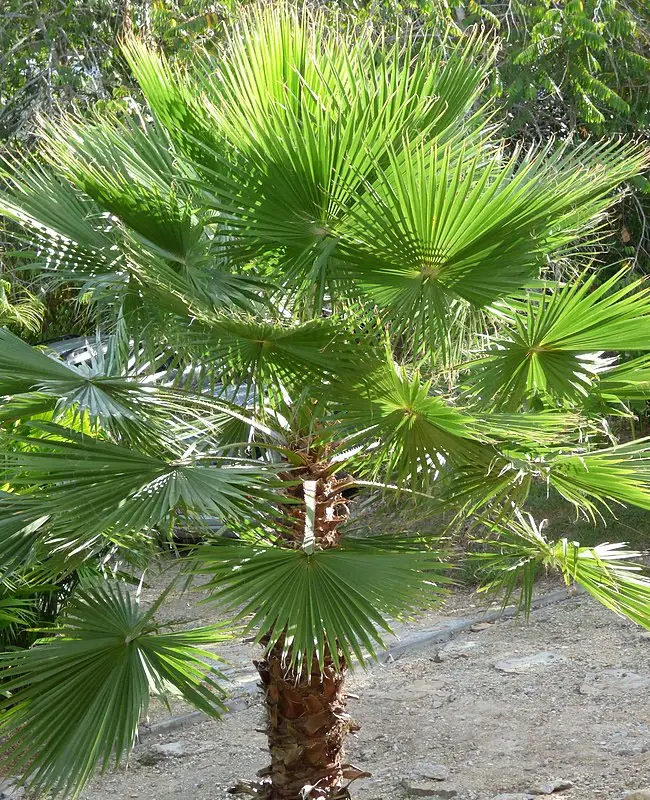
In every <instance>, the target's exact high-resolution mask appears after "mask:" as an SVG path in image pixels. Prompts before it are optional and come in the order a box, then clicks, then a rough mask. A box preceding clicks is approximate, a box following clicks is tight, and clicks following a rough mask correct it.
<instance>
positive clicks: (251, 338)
mask: <svg viewBox="0 0 650 800" xmlns="http://www.w3.org/2000/svg"><path fill="white" fill-rule="evenodd" d="M123 54H124V58H125V60H126V62H127V63H128V65H129V70H130V74H131V75H133V76H134V77H135V78H136V79H137V82H138V87H139V88H138V92H139V93H141V95H140V96H141V97H142V98H143V102H146V104H147V105H146V110H145V111H144V112H143V113H142V114H140V113H138V111H137V109H134V110H133V113H132V114H129V115H124V114H122V113H113V112H114V111H115V109H114V108H109V107H107V106H101V107H99V108H98V109H96V110H95V112H94V113H90V114H88V115H86V117H82V116H70V115H68V116H66V117H64V118H63V119H61V120H58V121H56V122H52V121H50V122H49V123H47V122H45V123H43V124H42V126H41V128H40V129H39V136H38V140H39V146H38V147H37V148H36V149H35V150H34V151H33V152H31V153H27V154H25V155H24V156H22V157H20V158H15V159H14V160H13V161H12V162H11V164H10V168H8V169H7V170H6V171H5V174H4V182H5V188H4V191H3V192H2V194H1V195H0V212H1V213H2V215H3V217H4V219H5V220H6V225H7V228H6V230H7V236H8V238H9V239H10V241H11V246H12V247H13V248H14V249H15V252H14V255H13V257H14V258H15V259H17V261H18V262H19V263H24V264H27V265H28V266H29V268H30V269H31V270H32V274H33V275H34V276H35V280H36V281H37V283H38V284H40V283H41V282H43V283H46V284H47V283H49V282H52V281H54V282H55V283H59V284H61V283H62V284H63V285H65V286H66V287H67V290H68V291H73V290H74V291H76V292H77V293H78V295H79V296H80V297H83V298H85V302H86V303H87V307H88V308H89V309H91V313H93V314H94V315H95V317H94V319H95V320H96V321H97V322H98V323H99V324H100V325H101V328H102V334H101V336H100V339H99V341H98V343H97V344H96V346H95V348H94V353H93V357H92V359H91V360H90V361H89V362H88V363H86V364H84V365H82V366H80V367H74V366H71V365H70V364H66V363H65V362H64V361H62V360H61V359H59V358H58V357H57V356H56V354H54V353H52V352H48V351H47V350H41V349H38V348H35V347H32V346H30V345H28V344H26V343H25V342H24V341H22V340H21V339H20V338H18V337H17V336H15V335H13V334H12V333H10V332H9V331H8V330H7V329H0V395H2V398H3V401H2V405H1V406H0V448H1V451H0V452H1V458H2V462H1V463H2V468H3V471H2V483H3V488H4V491H3V493H2V494H0V534H1V535H0V563H1V564H2V568H3V573H2V575H3V577H4V578H5V580H6V581H7V582H8V583H7V585H8V586H9V585H10V582H11V581H12V580H13V581H14V582H20V581H25V580H26V576H29V574H30V571H32V570H34V569H35V568H37V569H38V573H39V577H40V579H41V580H42V581H44V580H51V581H52V582H53V583H54V584H56V585H59V584H61V583H64V582H65V581H68V582H72V584H73V589H74V591H72V597H71V598H69V597H67V596H66V597H63V598H62V600H63V614H62V615H61V616H60V617H59V618H58V620H57V621H56V624H55V626H54V627H50V628H46V629H45V630H44V631H41V633H42V634H43V637H42V639H40V640H39V641H38V642H37V643H36V644H35V645H34V646H33V647H31V648H29V649H23V650H20V651H18V652H15V653H7V654H5V655H3V656H1V657H0V665H4V667H5V668H6V669H7V679H8V682H7V683H6V684H5V691H6V693H7V697H6V700H5V710H6V713H5V714H4V715H3V716H2V717H1V718H0V732H1V733H2V734H3V735H5V736H6V739H5V740H4V745H3V747H4V753H5V757H6V762H7V764H8V765H9V766H11V765H12V764H14V765H16V766H17V767H18V768H21V767H24V766H25V765H27V764H30V765H31V771H30V774H29V782H30V783H31V784H32V785H34V786H35V787H37V788H39V789H52V790H54V791H59V792H64V793H69V792H75V791H78V790H79V788H80V787H81V786H83V784H84V783H85V781H87V779H88V778H89V776H90V774H91V772H92V769H93V768H94V767H95V766H100V767H104V768H106V767H107V766H108V765H109V764H110V763H111V762H112V760H113V758H115V759H116V760H117V761H119V760H120V759H121V758H123V757H124V755H125V753H126V752H127V751H128V749H129V747H130V746H131V744H132V742H133V739H134V736H135V731H136V725H137V720H138V717H139V715H140V714H141V713H143V712H144V711H145V710H146V708H147V704H148V700H149V692H150V691H155V692H157V693H160V692H164V691H165V690H168V689H169V688H170V687H171V686H173V687H176V690H177V691H178V692H180V693H181V694H182V695H183V696H184V697H185V698H186V699H187V700H189V701H190V702H193V703H195V704H196V705H198V706H199V707H200V708H202V709H203V710H205V711H207V712H209V713H213V714H218V713H219V711H220V709H221V708H222V695H221V689H220V684H219V682H218V675H215V674H214V673H210V671H209V666H208V662H207V659H209V658H210V655H209V653H206V652H205V651H202V650H201V649H200V648H201V647H203V646H204V645H206V644H208V643H217V642H218V641H220V639H221V638H222V636H223V631H222V630H220V629H219V630H216V629H205V628H198V629H195V630H192V629H189V630H183V632H182V633H178V632H176V633H170V632H166V631H165V630H164V626H161V625H160V624H159V623H157V622H156V621H155V612H156V611H157V607H156V606H154V608H153V609H150V610H149V611H148V612H143V611H142V610H141V609H139V607H138V604H137V603H136V602H135V601H134V600H133V599H132V596H131V595H130V594H128V593H127V592H126V590H125V589H124V588H115V589H113V588H107V587H113V586H114V585H115V584H118V585H119V584H120V582H121V581H123V580H124V579H125V578H126V577H127V576H126V575H125V574H124V573H125V571H126V573H127V574H130V575H131V580H132V579H133V577H132V576H133V575H136V577H137V576H138V575H139V574H141V572H142V570H143V569H144V568H145V567H146V565H147V564H148V563H149V562H150V560H151V559H152V558H153V557H154V556H155V554H156V553H157V552H158V548H159V545H160V543H161V541H163V542H167V543H171V542H172V541H173V534H174V530H175V528H177V527H179V526H182V527H183V528H184V529H188V528H189V529H191V530H192V531H193V532H194V533H195V534H196V535H197V538H199V539H202V544H201V545H200V546H199V547H198V548H196V549H195V550H194V551H193V552H192V558H191V559H188V562H187V563H188V569H189V570H190V572H193V573H195V574H200V575H207V576H208V583H207V584H205V585H204V590H205V591H206V592H207V594H208V596H209V597H210V598H211V599H212V600H213V601H218V602H219V603H220V604H221V605H222V606H223V607H225V608H227V609H229V610H230V611H231V612H232V615H233V619H234V620H237V621H244V620H245V621H246V624H247V627H248V628H250V629H251V630H253V631H254V632H255V635H256V639H257V641H258V642H259V643H260V644H261V645H262V646H263V648H264V650H265V654H266V656H267V657H271V655H272V654H275V655H276V656H277V657H278V659H280V660H281V662H282V663H283V669H284V670H285V672H286V674H287V675H289V676H290V677H291V680H294V681H295V682H298V681H300V680H301V679H303V678H304V675H305V673H307V674H309V673H311V672H312V671H313V672H314V673H315V674H316V675H319V676H322V675H323V674H324V673H325V672H326V671H327V670H328V669H329V670H331V671H332V670H333V671H334V672H336V671H337V670H342V669H343V668H344V666H345V665H346V664H351V663H352V662H353V661H354V660H355V659H356V660H363V659H364V658H365V657H366V656H367V655H368V654H370V655H372V654H375V653H376V651H377V649H378V648H379V647H381V646H382V635H383V632H384V631H386V630H389V629H390V624H389V618H390V617H394V616H396V615H400V614H408V613H410V612H411V611H412V610H413V609H415V608H419V607H421V606H422V605H424V604H427V603H432V602H436V601H437V600H438V599H439V597H440V595H441V592H442V591H443V590H444V588H445V580H446V579H445V564H446V562H447V561H448V556H447V554H446V552H445V547H446V545H445V544H444V542H445V541H448V540H452V541H455V540H457V539H458V538H459V537H466V535H467V529H468V528H470V529H471V530H472V531H474V536H475V537H478V538H480V539H481V544H482V545H484V547H483V549H482V550H481V555H480V559H479V560H480V568H479V570H478V571H479V573H480V575H481V578H482V580H483V581H484V584H485V585H486V586H487V587H489V588H493V589H496V590H505V593H506V596H509V595H510V594H512V593H513V592H515V591H517V590H519V591H520V593H521V598H522V602H523V604H524V605H525V604H527V603H528V602H529V600H530V595H531V592H532V586H533V579H534V576H535V574H536V572H537V570H538V569H539V568H540V566H542V567H545V568H547V569H552V570H556V571H558V572H559V573H560V574H561V575H562V576H563V577H564V579H565V580H566V581H567V583H571V582H577V583H578V584H580V585H582V586H584V587H585V588H586V589H587V590H588V591H589V592H591V593H592V594H593V595H594V596H595V597H596V598H597V599H599V600H600V601H601V602H603V603H604V604H605V605H607V606H608V607H610V608H612V609H613V610H614V611H616V612H617V613H620V614H624V615H626V616H628V617H629V618H631V619H632V620H634V621H635V622H638V623H639V624H641V625H643V626H645V627H648V628H650V578H649V577H648V576H647V575H646V574H645V573H644V572H643V571H642V570H641V568H640V566H639V564H638V563H637V562H636V561H635V559H636V557H637V555H638V554H637V553H636V552H635V551H631V550H628V549H627V548H626V547H625V546H624V545H596V546H592V545H590V544H589V545H581V544H580V543H577V542H575V541H573V540H572V539H571V538H569V537H568V536H567V535H566V533H565V532H564V531H562V532H561V535H560V536H559V537H558V538H557V539H555V540H550V539H548V538H547V537H546V535H545V533H544V530H543V526H542V525H541V524H538V522H537V521H536V520H534V519H533V518H531V517H528V516H527V515H526V514H525V506H526V501H527V498H528V496H529V494H530V492H531V490H532V489H533V487H534V486H536V485H538V486H543V487H544V488H545V489H546V490H547V491H549V492H551V493H553V494H554V495H555V496H558V497H560V498H563V499H564V500H565V501H567V502H568V503H570V504H571V505H572V507H573V508H575V509H576V512H578V513H582V514H583V515H584V516H585V517H588V518H591V519H592V520H593V522H595V523H597V522H598V521H599V520H601V519H603V518H604V517H606V516H607V515H608V514H609V513H610V510H611V508H612V507H615V506H616V505H617V504H623V505H630V506H636V507H639V508H642V509H645V510H650V441H648V439H647V438H642V439H637V440H633V441H629V442H621V443H619V442H617V440H616V438H615V437H614V436H613V435H612V434H611V431H610V428H609V427H608V425H607V422H606V420H607V419H608V418H611V417H612V416H615V415H618V416H620V417H622V418H626V417H629V415H630V408H629V404H630V403H631V402H632V401H636V400H639V399H642V400H645V398H646V397H647V396H648V393H649V392H650V357H649V356H648V342H650V289H648V288H647V286H645V284H644V283H643V282H641V281H636V280H632V281H626V280H625V276H624V273H623V271H621V272H617V273H616V274H614V275H613V276H612V275H607V274H606V275H603V274H602V270H599V268H598V262H597V261H595V260H594V259H595V256H596V255H597V254H598V253H601V252H602V251H603V248H604V246H605V241H606V240H605V238H604V235H605V233H606V232H607V225H608V220H609V215H610V214H611V212H612V210H613V209H614V208H615V205H616V201H617V199H618V196H619V192H620V188H619V187H620V186H621V184H625V183H626V182H629V181H631V180H633V179H634V178H636V177H637V175H638V174H639V172H641V171H642V170H644V169H647V167H648V164H649V154H648V151H647V150H646V149H645V148H644V147H643V146H641V145H639V144H637V143H631V142H627V143H626V142H621V141H616V140H615V141H604V140H603V141H589V142H582V143H580V144H576V143H575V142H574V141H570V140H567V141H566V142H564V143H559V142H553V141H549V142H547V143H545V144H543V145H537V146H532V147H530V146H527V145H526V144H525V143H522V142H520V143H519V144H513V142H512V141H511V140H509V139H507V138H505V134H506V133H507V132H508V129H507V128H506V127H505V126H499V124H498V123H497V122H496V120H495V118H494V116H493V115H492V114H491V109H490V108H486V106H485V105H484V104H482V102H481V99H482V98H483V97H484V91H485V86H486V84H487V83H488V82H489V80H488V79H489V76H490V75H491V74H492V71H493V63H494V59H495V58H497V57H498V53H497V47H496V45H495V43H494V42H493V40H492V38H491V35H490V34H489V33H486V32H481V31H477V30H474V31H473V32H471V33H470V34H468V35H467V36H463V37H451V38H448V39H445V40H444V41H443V42H441V40H440V37H439V36H437V35H432V36H428V37H427V36H423V31H422V30H417V29H407V30H404V31H400V35H398V36H395V35H394V29H393V31H391V30H389V31H383V30H380V29H377V28H376V27H373V26H372V25H371V24H368V23H364V25H363V26H361V27H360V26H359V25H358V24H357V23H356V22H355V23H354V24H352V23H349V22H347V21H346V20H345V19H341V18H339V19H338V20H337V19H335V18H333V17H331V16H329V15H328V14H327V13H326V12H325V11H321V12H314V13H313V14H312V13H309V12H303V11H296V10H294V11H289V12H287V11H286V10H285V11H284V13H282V12H277V11H276V12H273V11H268V10H267V11H259V10H258V11H253V12H251V13H248V14H245V15H243V16H241V17H238V18H237V20H236V22H235V23H234V24H233V26H232V27H231V28H229V29H228V31H227V32H226V33H224V35H223V41H222V42H221V43H220V44H219V51H218V53H217V55H216V56H215V57H213V58H211V59H207V60H206V57H199V58H196V59H193V60H192V63H191V64H187V65H181V64H180V63H179V62H178V61H173V60H171V61H170V60H169V59H166V58H165V57H164V56H162V55H161V54H160V53H159V52H158V51H156V50H155V49H154V48H153V47H152V46H151V43H150V42H147V41H143V40H142V38H136V37H134V38H129V39H128V41H127V43H126V46H125V48H124V51H123ZM630 354H632V355H633V356H634V357H633V358H632V359H630V358H629V357H630ZM350 489H354V490H356V491H358V492H359V493H361V494H363V493H364V492H366V493H367V492H372V491H377V490H380V491H382V492H384V493H388V494H395V495H396V496H397V497H398V498H399V499H400V501H401V502H402V503H403V504H404V505H406V504H407V503H408V504H410V505H411V506H412V507H421V508H424V507H426V508H432V507H433V508H437V509H439V510H443V511H444V512H445V515H446V520H447V524H446V527H445V528H444V529H441V530H437V531H435V532H434V533H431V532H428V533H427V534H423V533H421V532H417V531H416V532H414V531H413V530H410V531H405V532H396V531H390V532H384V533H381V535H377V532H375V535H374V536H371V537H368V536H363V535H360V534H361V533H362V530H361V529H362V528H363V520H360V521H355V520H354V519H352V518H351V517H350V514H349V498H348V497H347V496H346V494H345V492H346V491H348V490H350ZM215 517H216V518H218V519H220V520H221V521H222V522H223V523H224V525H225V526H227V527H228V528H229V529H230V531H231V532H232V533H234V534H237V536H238V538H237V539H227V540H224V539H223V538H221V537H220V536H218V535H215V534H214V532H213V531H212V532H211V530H210V528H209V527H208V525H207V522H206V519H207V518H215ZM125 564H126V565H127V569H126V570H125V569H124V565H125ZM41 589H42V587H41ZM35 592H36V590H35ZM35 592H34V593H35ZM136 595H137V592H136ZM163 601H164V595H163V597H161V598H160V601H159V603H162V602H163ZM19 611H20V608H19V607H11V606H9V611H8V612H7V616H8V617H9V615H10V614H13V615H14V618H13V620H10V622H11V624H15V625H19V624H20V623H21V620H20V619H19V618H18V616H17V615H18V613H19ZM28 611H29V609H28ZM1 620H2V618H1V617H0V622H1ZM23 621H24V620H23ZM80 654H83V658H81V657H80ZM210 674H212V677H210ZM261 674H262V672H261ZM100 678H101V679H100ZM289 682H290V681H289ZM316 683H317V684H319V685H320V681H316ZM125 686H126V687H128V691H122V690H123V688H124V687H125ZM72 696H75V697H76V698H77V700H78V702H77V703H72V702H70V698H71V697H72ZM82 701H83V702H82ZM324 711H325V712H327V704H326V703H325V709H324ZM309 722H310V724H311V722H314V721H313V720H309ZM275 724H276V722H274V718H273V717H272V716H271V717H270V719H269V736H270V737H272V736H273V735H274V725H275ZM314 724H316V725H317V726H318V725H321V722H319V721H318V720H316V721H315V722H314ZM317 729H318V728H317ZM301 735H303V737H306V738H307V739H308V738H309V735H308V732H307V733H305V731H304V730H300V726H299V725H298V726H297V727H296V728H295V736H296V738H295V740H294V741H292V742H290V743H289V746H288V747H287V755H286V760H285V761H283V764H282V769H281V770H280V769H278V768H277V762H274V767H273V768H272V769H271V778H270V781H271V782H269V781H266V782H265V783H264V785H263V786H262V787H260V790H259V793H260V794H262V796H265V797H268V798H273V800H275V798H282V800H285V798H291V800H297V798H299V797H301V796H302V797H306V796H311V797H314V798H315V797H323V798H325V797H329V798H333V797H340V796H341V794H340V792H341V789H342V784H343V772H342V770H341V762H340V753H336V754H335V757H334V758H333V760H331V761H327V762H326V763H324V762H323V761H322V760H321V761H320V762H319V761H318V760H315V761H314V762H309V763H312V766H313V773H314V774H311V773H310V774H303V773H301V772H300V770H301V769H302V770H303V771H304V768H305V763H306V762H305V759H304V758H302V757H301V753H302V748H303V747H304V746H305V744H304V741H305V740H304V738H303V739H300V736H301ZM280 773H281V774H280ZM287 774H289V775H290V776H291V774H294V776H297V777H296V778H295V779H296V780H302V779H304V783H303V784H300V791H298V790H295V791H293V790H291V791H293V794H291V793H289V794H287V793H286V792H285V790H284V788H283V787H284V786H285V785H284V784H282V785H281V779H284V778H285V777H286V775H287ZM316 776H317V777H316ZM323 776H325V777H323ZM307 784H309V790H307ZM303 790H304V791H303ZM343 796H345V794H344V795H343Z"/></svg>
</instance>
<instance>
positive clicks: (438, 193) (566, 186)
mask: <svg viewBox="0 0 650 800" xmlns="http://www.w3.org/2000/svg"><path fill="white" fill-rule="evenodd" d="M551 152H552V151H551V146H550V145H549V146H548V147H547V148H546V149H545V150H543V151H541V152H539V153H529V154H527V155H526V156H525V157H523V158H522V154H521V153H516V154H514V155H513V156H511V158H510V159H509V160H507V161H502V160H501V159H499V158H498V157H497V156H496V154H491V157H488V153H487V152H485V151H484V148H481V147H477V146H474V147H469V148H468V149H467V150H466V151H465V152H463V151H462V150H460V151H458V148H457V146H454V147H452V146H450V145H447V146H444V147H439V146H438V145H437V144H435V143H434V144H430V143H425V144H421V143H418V144H416V145H415V146H413V147H406V148H402V149H400V150H399V151H397V152H396V153H392V154H391V155H390V161H389V165H388V167H387V168H385V169H379V168H378V170H377V177H376V178H375V179H374V180H373V183H372V186H371V187H368V192H367V193H366V194H364V195H363V197H362V198H361V199H360V201H359V204H358V208H357V209H356V210H355V211H354V212H352V214H351V216H352V220H351V221H350V222H349V223H348V224H347V225H346V226H345V228H344V231H343V236H342V242H341V244H340V245H339V251H340V252H341V254H342V255H341V259H342V262H343V263H342V267H341V268H343V269H348V270H349V278H350V279H352V280H355V281H357V282H359V284H360V285H361V286H362V287H363V289H364V290H365V291H367V292H368V293H369V295H370V297H371V298H372V299H373V300H375V301H376V302H377V303H379V304H380V305H381V306H382V307H385V308H387V309H389V311H390V314H391V318H392V319H393V320H394V322H396V323H398V324H399V325H400V326H401V328H402V329H404V330H406V331H411V330H412V329H413V326H414V325H417V326H418V329H419V330H420V332H421V333H423V334H426V332H427V331H430V330H431V329H432V328H434V327H435V323H436V319H437V318H439V317H440V313H441V310H444V308H445V306H446V304H447V303H448V302H449V300H450V299H451V298H454V297H457V296H460V297H463V298H465V299H466V300H468V301H469V302H471V303H472V304H474V305H478V306H483V305H487V304H489V303H491V302H493V301H494V300H496V299H497V298H499V297H503V296H504V295H507V294H510V293H512V292H515V291H516V290H518V289H519V288H520V287H522V286H523V285H525V284H526V283H527V282H528V281H529V280H530V279H531V278H533V277H536V276H537V274H538V272H539V269H540V266H541V264H542V263H543V258H544V257H548V256H550V255H557V254H559V253H561V252H563V251H565V250H566V248H567V247H569V246H573V245H575V243H576V240H577V237H578V236H579V235H580V234H581V233H586V232H587V231H589V230H592V229H593V226H594V219H596V218H597V217H598V215H599V214H601V213H602V212H603V211H605V210H606V209H607V208H608V206H610V205H611V203H612V202H613V200H612V197H611V189H613V188H614V187H615V186H616V185H617V184H618V183H619V182H620V180H621V179H623V178H624V177H625V176H626V175H627V176H628V177H629V176H632V175H634V174H636V173H637V172H638V171H639V169H641V168H642V167H643V164H644V163H645V161H646V158H647V156H646V154H645V152H644V151H642V150H640V149H639V148H637V147H634V146H631V147H629V148H625V149H621V148H620V146H619V145H618V144H616V145H607V144H602V143H601V144H596V145H591V146H590V147H582V148H580V154H581V155H582V157H583V159H584V163H581V162H580V161H579V160H577V157H576V155H575V154H574V153H571V154H570V155H569V154H567V153H566V148H564V149H561V150H560V151H559V154H556V155H551ZM605 164H606V165H607V168H605V166H604V165H605ZM585 165H586V167H587V168H585ZM610 181H611V182H610Z"/></svg>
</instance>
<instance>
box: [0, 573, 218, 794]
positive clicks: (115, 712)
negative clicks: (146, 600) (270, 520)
mask: <svg viewBox="0 0 650 800" xmlns="http://www.w3.org/2000/svg"><path fill="white" fill-rule="evenodd" d="M152 610H155V607H154V609H150V610H149V611H144V610H143V609H141V608H140V607H139V606H138V604H137V603H136V602H135V601H134V600H133V599H132V598H131V597H130V595H128V594H127V593H126V592H125V591H124V590H123V589H120V588H118V587H113V586H111V585H105V586H102V587H101V588H99V587H97V588H93V589H88V590H86V591H83V592H80V593H79V594H77V595H76V597H75V598H74V599H73V600H72V601H71V602H70V604H69V605H68V606H67V608H66V610H65V612H64V615H63V618H62V619H61V620H60V623H59V625H58V626H57V627H56V628H55V629H53V630H52V631H48V632H47V633H48V638H44V639H42V640H41V641H39V642H37V644H36V645H34V646H33V647H31V648H30V649H28V650H19V651H16V652H10V653H2V654H0V668H1V669H2V673H3V678H4V680H3V684H2V692H3V695H4V698H5V699H4V700H3V702H2V704H1V705H2V717H1V718H0V734H1V735H2V744H1V745H0V755H1V757H2V762H3V768H4V769H9V770H11V771H14V772H15V771H18V772H22V773H23V774H24V775H25V776H26V782H27V784H28V785H29V786H30V787H31V788H33V789H34V790H36V791H39V792H43V791H51V792H54V793H55V794H59V793H63V794H72V795H73V796H77V795H78V794H79V793H80V791H81V789H82V788H83V787H84V785H85V784H86V782H87V781H88V779H89V778H90V776H91V774H92V772H93V770H94V768H95V767H97V766H99V767H101V768H102V769H104V770H105V769H107V768H108V767H109V766H110V765H111V763H112V762H113V761H114V762H115V763H116V764H120V763H121V762H123V761H124V760H125V758H126V757H127V756H128V754H129V752H130V750H131V747H132V746H133V744H134V742H135V736H136V732H137V726H138V722H139V721H140V719H141V717H142V715H143V714H145V713H146V711H147V708H148V706H149V696H150V693H151V692H156V693H158V694H160V695H161V696H163V697H164V696H165V695H166V694H168V693H169V690H170V689H174V690H176V691H177V692H178V693H180V694H181V695H182V696H183V697H184V698H185V699H186V700H188V701H190V702H192V703H193V704H194V705H196V706H197V707H199V708H200V709H201V710H202V711H204V712H205V713H207V714H210V715H212V716H218V714H219V713H220V711H222V710H223V709H224V704H223V690H222V689H221V687H220V685H219V683H218V681H220V680H221V678H222V676H221V675H220V674H219V673H218V672H216V671H214V669H213V666H212V665H213V663H214V660H215V656H214V654H213V653H212V652H208V651H206V650H205V649H202V648H204V647H205V645H210V644H214V643H216V642H219V641H222V640H224V639H225V638H227V636H226V633H225V631H224V630H223V628H221V627H218V626H213V627H208V628H198V629H195V630H184V631H179V632H169V633H166V632H163V631H162V630H161V626H160V625H159V624H158V623H156V622H155V621H154V619H153V616H152Z"/></svg>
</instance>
